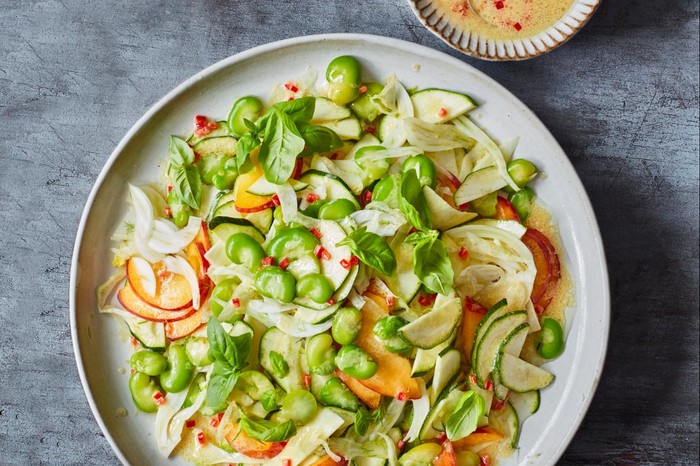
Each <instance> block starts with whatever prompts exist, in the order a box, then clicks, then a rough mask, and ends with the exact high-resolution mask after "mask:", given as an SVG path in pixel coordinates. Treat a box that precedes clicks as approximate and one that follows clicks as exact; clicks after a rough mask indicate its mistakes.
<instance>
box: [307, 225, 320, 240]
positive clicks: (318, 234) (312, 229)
mask: <svg viewBox="0 0 700 466" xmlns="http://www.w3.org/2000/svg"><path fill="white" fill-rule="evenodd" d="M309 231H310V232H311V234H312V235H314V236H315V237H316V238H318V239H321V237H322V236H323V235H322V234H321V232H320V231H318V228H316V227H313V228H311V229H310V230H309Z"/></svg>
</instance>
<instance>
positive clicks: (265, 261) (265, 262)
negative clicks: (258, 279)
mask: <svg viewBox="0 0 700 466" xmlns="http://www.w3.org/2000/svg"><path fill="white" fill-rule="evenodd" d="M260 263H261V264H262V266H263V267H267V266H268V265H272V264H274V263H275V258H274V257H272V256H267V257H265V258H263V260H262V261H260Z"/></svg>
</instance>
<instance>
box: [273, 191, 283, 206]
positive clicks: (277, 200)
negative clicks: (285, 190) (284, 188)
mask: <svg viewBox="0 0 700 466" xmlns="http://www.w3.org/2000/svg"><path fill="white" fill-rule="evenodd" d="M272 203H273V204H274V205H276V206H279V205H280V204H281V202H280V197H279V196H278V195H277V194H274V195H273V196H272Z"/></svg>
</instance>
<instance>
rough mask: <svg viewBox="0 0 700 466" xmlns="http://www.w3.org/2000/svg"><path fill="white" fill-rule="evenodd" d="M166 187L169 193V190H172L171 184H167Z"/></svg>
mask: <svg viewBox="0 0 700 466" xmlns="http://www.w3.org/2000/svg"><path fill="white" fill-rule="evenodd" d="M166 189H167V190H168V194H170V191H172V190H173V185H171V184H169V185H168V187H167V188H166Z"/></svg>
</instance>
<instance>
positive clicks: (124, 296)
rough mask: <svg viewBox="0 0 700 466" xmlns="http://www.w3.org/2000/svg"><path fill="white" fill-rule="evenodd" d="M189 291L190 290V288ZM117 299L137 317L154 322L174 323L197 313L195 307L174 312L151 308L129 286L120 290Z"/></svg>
mask: <svg viewBox="0 0 700 466" xmlns="http://www.w3.org/2000/svg"><path fill="white" fill-rule="evenodd" d="M187 289H188V290H189V287H188V288H187ZM117 299H119V302H120V303H121V305H122V306H124V309H126V310H127V311H129V312H131V313H132V314H134V315H137V316H138V317H141V318H143V319H146V320H151V321H154V322H172V321H176V320H181V319H184V318H186V317H188V316H190V315H192V314H193V313H194V312H195V311H194V308H193V307H186V308H184V309H179V310H176V311H173V310H165V309H161V308H158V307H155V306H151V305H150V304H148V303H147V302H146V301H144V300H142V299H141V298H140V297H139V295H137V294H136V292H134V290H133V289H132V288H131V286H130V285H129V284H127V285H126V286H125V287H124V288H122V289H121V290H119V293H117Z"/></svg>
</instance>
